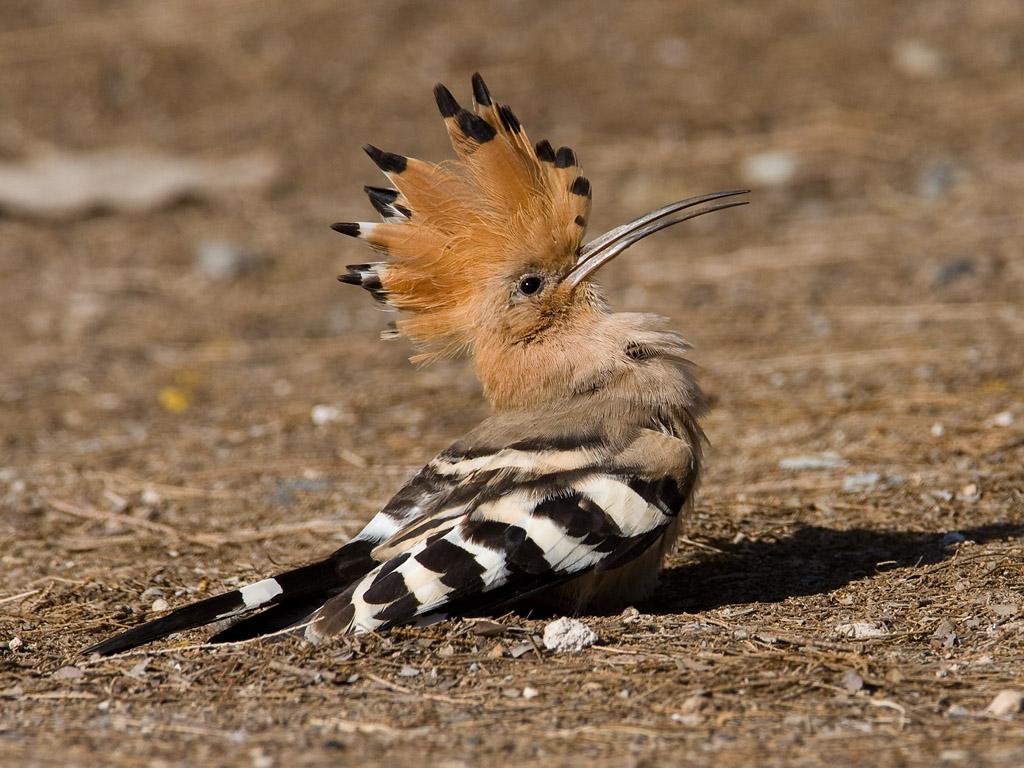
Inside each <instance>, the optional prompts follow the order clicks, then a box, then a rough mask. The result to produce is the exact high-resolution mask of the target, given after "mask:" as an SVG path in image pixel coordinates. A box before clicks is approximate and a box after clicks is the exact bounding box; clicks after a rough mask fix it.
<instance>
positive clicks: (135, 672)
mask: <svg viewBox="0 0 1024 768" xmlns="http://www.w3.org/2000/svg"><path fill="white" fill-rule="evenodd" d="M150 661H152V659H150V658H149V656H147V657H146V658H144V659H143V660H142V661H140V662H139V663H138V664H136V665H135V666H134V667H132V668H131V669H130V670H128V672H127V674H128V677H143V676H144V675H145V674H146V667H148V666H149V662H150Z"/></svg>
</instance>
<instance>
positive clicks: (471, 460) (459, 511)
mask: <svg viewBox="0 0 1024 768" xmlns="http://www.w3.org/2000/svg"><path fill="white" fill-rule="evenodd" d="M472 84H473V108H472V110H469V109H465V108H463V107H461V106H460V105H459V103H458V102H457V101H456V100H455V98H454V97H453V96H452V94H451V92H450V91H449V90H448V89H447V88H445V87H444V86H443V85H438V86H436V87H435V89H434V96H435V98H436V101H437V106H438V108H439V109H440V111H441V115H442V117H443V118H444V121H445V125H446V127H447V129H448V135H449V137H450V139H451V143H452V146H453V147H454V149H455V152H456V154H457V156H458V159H457V160H456V161H455V162H450V163H446V164H443V165H433V164H431V163H427V162H423V161H420V160H415V159H413V158H408V157H403V156H401V155H396V154H392V153H390V152H383V151H381V150H379V149H377V148H376V147H374V146H370V145H368V146H366V147H365V150H366V152H367V154H368V155H369V156H370V158H371V159H372V160H373V162H374V163H376V164H377V166H378V167H379V168H380V169H381V170H382V171H383V172H384V173H385V175H386V176H387V177H388V179H389V181H390V182H391V183H392V185H393V188H380V187H366V193H367V195H368V196H369V198H370V202H371V203H372V204H373V206H374V208H376V210H377V211H378V212H379V213H380V215H381V217H382V218H383V221H382V222H381V223H374V224H369V223H362V222H360V223H340V224H335V225H333V228H334V229H335V230H337V231H338V232H341V233H343V234H346V235H350V236H352V237H354V238H358V239H359V240H363V241H365V242H366V243H368V244H369V245H370V246H371V247H372V248H373V249H374V251H376V253H377V255H378V256H379V257H380V259H381V260H379V261H374V262H371V263H366V264H358V265H355V266H350V267H348V272H347V273H346V274H344V275H342V276H341V277H340V278H339V279H340V280H341V281H342V282H344V283H350V284H353V285H360V286H362V287H363V288H365V289H366V290H368V291H369V292H370V293H371V294H372V295H373V297H374V298H375V299H376V300H377V301H378V302H381V303H382V304H383V305H384V306H385V307H387V308H390V309H393V310H398V311H399V312H401V313H403V315H404V317H403V319H401V320H399V321H398V322H397V323H396V324H395V326H394V329H393V331H391V335H403V336H406V337H408V338H409V339H411V340H412V341H413V342H414V343H415V345H416V346H417V348H418V349H419V354H418V355H417V356H416V357H414V360H422V361H425V360H430V359H432V358H436V357H440V356H445V355H452V354H455V353H460V352H467V353H468V354H469V355H470V357H471V359H472V363H473V366H474V369H475V371H476V375H477V376H478V378H479V380H480V382H481V383H482V385H483V390H484V393H485V395H486V397H487V398H488V400H489V401H490V403H491V405H492V406H493V414H492V415H491V416H490V417H489V418H487V419H486V420H485V421H484V422H483V423H482V424H480V425H479V426H478V427H477V428H476V429H473V430H472V431H470V432H469V433H468V434H467V435H465V436H464V437H463V438H462V439H460V440H458V441H456V442H455V443H454V444H452V445H451V446H450V447H449V448H447V449H446V450H444V451H443V452H442V453H441V454H440V455H438V456H437V457H436V458H435V459H434V460H433V461H431V462H430V463H429V464H427V465H426V466H425V467H423V469H421V470H420V471H419V473H418V474H416V475H415V477H413V478H412V479H411V480H410V481H409V482H408V483H406V484H405V486H404V487H402V488H401V489H400V490H399V491H398V493H397V494H396V495H395V496H394V498H392V499H391V500H390V501H389V502H388V503H387V504H386V505H385V506H384V508H383V509H382V510H381V511H380V512H379V513H378V514H377V515H376V516H375V517H373V519H371V520H370V522H369V524H367V525H366V527H365V528H363V529H362V531H361V532H360V533H359V534H358V535H356V536H355V537H354V538H353V539H352V540H351V541H349V543H347V544H345V545H344V546H343V547H341V548H340V549H338V550H337V551H336V552H334V553H333V554H332V555H330V556H329V557H327V558H326V559H324V560H321V561H319V562H315V563H313V564H311V565H306V566H304V567H301V568H297V569H295V570H291V571H288V572H286V573H282V574H280V575H278V576H274V577H273V578H268V579H264V580H262V581H258V582H256V583H254V584H250V585H248V586H246V587H242V588H241V589H238V590H234V591H232V592H228V593H225V594H221V595H218V596H215V597H211V598H208V599H206V600H203V601H201V602H197V603H194V604H192V605H186V606H184V607H182V608H179V609H177V610H175V611H174V612H172V613H170V614H168V615H166V616H164V617H162V618H158V619H156V620H153V621H150V622H148V623H146V624H142V625H140V626H137V627H135V628H133V629H130V630H128V631H126V632H124V633H123V634H120V635H117V636H116V637H113V638H111V639H108V640H105V641H104V642H101V643H98V644H97V645H94V646H92V647H90V648H88V649H86V651H85V653H98V654H112V653H117V652H121V651H125V650H128V649H130V648H133V647H135V646H137V645H140V644H142V643H146V642H150V641H152V640H156V639H158V638H161V637H165V636H166V635H169V634H171V633H173V632H180V631H183V630H186V629H191V628H194V627H198V626H202V625H206V624H211V623H213V622H216V621H219V620H222V619H229V618H234V617H241V616H243V615H244V614H252V615H248V616H247V617H245V618H241V619H240V620H238V621H236V622H235V623H234V624H232V625H230V626H228V627H227V629H224V630H222V631H220V632H219V633H218V634H216V635H214V636H213V637H212V638H211V642H232V641H241V640H247V639H251V638H255V637H260V636H264V635H268V634H272V633H277V632H282V631H294V632H300V631H301V632H302V633H303V635H304V637H305V638H306V640H308V641H310V642H312V643H314V644H319V643H325V642H328V641H330V640H331V639H333V638H336V637H338V636H339V635H342V634H344V633H349V632H356V633H358V632H369V631H374V630H381V629H385V628H387V627H391V626H395V625H399V624H403V623H409V622H414V621H420V620H423V621H427V620H431V619H434V618H438V617H445V616H452V615H465V614H469V613H481V612H496V611H504V610H505V609H506V608H509V607H514V606H518V605H521V604H524V603H530V602H535V603H542V604H545V605H546V606H548V607H553V608H555V609H556V610H561V611H566V612H579V611H582V610H584V609H592V610H601V609H610V608H614V607H622V606H623V605H624V604H628V603H630V602H633V601H637V600H642V599H644V598H647V597H649V596H650V595H651V594H652V592H653V590H654V589H655V586H656V580H657V577H658V574H659V571H660V570H661V567H662V562H663V560H664V558H665V555H666V554H667V553H668V552H669V551H670V550H671V549H672V547H673V546H674V543H675V541H676V538H677V535H678V533H679V529H680V522H681V520H682V519H683V517H684V516H685V514H686V512H687V511H688V510H690V509H692V506H693V496H694V491H695V489H696V487H697V485H698V482H699V480H700V473H701V457H702V453H703V448H704V443H705V437H704V433H703V432H702V430H701V426H700V420H701V418H702V416H703V415H704V414H705V412H706V410H707V402H706V399H705V397H704V394H703V393H702V392H701V390H700V388H699V386H698V384H697V382H696V379H695V378H694V373H693V365H692V364H691V363H690V361H689V360H688V359H687V357H686V355H687V351H688V349H689V345H688V344H687V342H686V341H684V340H683V338H682V337H681V336H679V335H678V334H676V333H675V332H673V331H670V330H667V329H666V328H665V327H664V320H663V319H662V318H659V317H655V316H652V315H643V314H624V313H613V312H611V311H610V310H609V308H608V306H607V304H606V302H605V300H604V298H603V296H602V293H601V291H600V289H599V288H598V286H597V285H596V284H595V283H594V281H593V275H594V273H595V272H596V271H597V270H598V269H599V268H600V267H601V266H603V265H604V264H607V263H608V262H609V261H611V260H612V259H614V258H615V257H616V256H618V255H619V254H620V253H622V252H623V251H625V250H626V249H627V248H629V247H630V246H631V245H633V244H634V243H636V242H637V241H638V240H641V239H642V238H645V237H647V236H648V235H650V234H652V233H654V232H657V231H658V230H660V229H664V228H665V227H668V226H672V225H673V224H678V223H679V222H682V221H686V220H687V219H691V218H693V217H695V216H700V215H702V214H705V213H708V212H711V211H716V210H721V209H723V208H729V207H732V206H736V205H742V204H744V201H737V200H730V201H725V202H717V201H719V200H720V199H721V198H726V197H731V196H734V195H739V194H744V193H745V192H746V191H747V190H741V191H734V192H720V193H716V194H710V195H702V196H700V197H693V198H690V199H688V200H682V201H680V202H677V203H672V204H671V205H667V206H665V207H663V208H659V209H658V210H656V211H652V212H651V213H648V214H647V215H645V216H641V217H640V218H638V219H636V220H635V221H632V222H630V223H629V224H626V225H624V226H620V227H618V228H616V229H613V230H611V231H610V232H608V233H607V234H604V235H602V236H600V237H598V238H596V239H595V240H593V241H591V242H590V243H588V244H586V245H583V234H584V230H585V229H586V226H587V220H588V217H589V215H590V203H591V189H590V182H589V181H588V180H587V178H586V177H585V176H583V175H582V174H581V173H580V167H579V165H578V163H577V160H576V155H575V153H574V152H573V151H572V150H571V149H569V148H568V147H562V148H561V149H558V150H555V149H554V148H553V147H552V145H551V144H550V143H548V142H547V141H541V142H540V143H538V144H536V145H533V144H531V143H530V141H529V140H528V139H527V137H526V132H525V131H524V130H523V127H522V125H521V124H520V122H519V120H518V119H517V118H516V116H515V115H514V114H513V113H512V111H511V110H510V109H509V108H508V107H506V106H503V105H499V104H496V103H495V102H494V101H493V100H492V98H491V94H490V93H489V91H488V89H487V86H486V85H485V84H484V81H483V79H482V78H481V77H480V75H479V74H477V75H474V76H473V83H472ZM386 333H387V332H386ZM257 611H258V612H257Z"/></svg>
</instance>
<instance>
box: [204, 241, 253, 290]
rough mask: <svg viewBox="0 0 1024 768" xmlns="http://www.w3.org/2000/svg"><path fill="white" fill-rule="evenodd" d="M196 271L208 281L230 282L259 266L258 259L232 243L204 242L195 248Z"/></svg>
mask: <svg viewBox="0 0 1024 768" xmlns="http://www.w3.org/2000/svg"><path fill="white" fill-rule="evenodd" d="M195 259H196V269H197V270H198V271H199V272H200V273H201V274H202V275H203V276H204V277H206V278H208V279H210V280H232V279H234V278H236V277H238V276H240V275H242V274H244V273H246V272H250V271H252V270H253V269H254V268H256V267H257V266H259V262H260V259H258V258H256V257H255V256H253V255H252V254H250V253H246V252H245V251H244V250H242V249H241V248H239V247H238V246H236V245H234V244H232V243H226V242H223V241H221V240H204V241H203V242H201V243H199V245H197V246H196V255H195Z"/></svg>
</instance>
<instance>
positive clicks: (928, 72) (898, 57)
mask: <svg viewBox="0 0 1024 768" xmlns="http://www.w3.org/2000/svg"><path fill="white" fill-rule="evenodd" d="M892 61H893V64H894V65H895V66H896V68H897V69H899V70H900V71H901V72H903V74H905V75H909V76H910V77H916V78H921V79H929V78H939V77H942V76H943V75H944V74H945V73H946V59H945V57H944V56H943V55H942V52H941V51H939V50H938V49H937V48H935V47H934V46H932V45H929V44H928V43H926V42H924V41H923V40H914V39H911V40H900V41H899V42H898V43H896V45H895V46H893V51H892Z"/></svg>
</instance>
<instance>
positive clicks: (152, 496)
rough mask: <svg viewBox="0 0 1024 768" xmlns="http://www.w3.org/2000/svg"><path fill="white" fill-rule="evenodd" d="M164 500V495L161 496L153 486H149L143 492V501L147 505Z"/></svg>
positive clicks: (153, 504)
mask: <svg viewBox="0 0 1024 768" xmlns="http://www.w3.org/2000/svg"><path fill="white" fill-rule="evenodd" d="M163 500H164V497H163V496H161V495H160V494H159V493H157V492H156V491H154V490H153V489H152V488H147V489H146V490H144V491H143V492H142V503H143V504H146V505H147V506H150V507H152V506H156V505H157V504H159V503H160V502H161V501H163Z"/></svg>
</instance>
